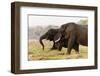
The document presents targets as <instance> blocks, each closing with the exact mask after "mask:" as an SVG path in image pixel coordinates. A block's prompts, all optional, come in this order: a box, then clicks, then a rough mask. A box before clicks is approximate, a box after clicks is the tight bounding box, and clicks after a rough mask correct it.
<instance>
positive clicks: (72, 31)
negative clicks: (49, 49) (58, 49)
mask: <svg viewBox="0 0 100 76" xmlns="http://www.w3.org/2000/svg"><path fill="white" fill-rule="evenodd" d="M62 36H64V37H65V39H67V41H66V40H65V42H66V45H68V49H67V54H70V53H71V50H72V48H73V46H76V47H77V46H79V44H80V45H84V46H88V27H87V25H83V26H82V25H78V24H76V23H73V22H70V23H66V24H63V25H62V26H61V27H60V29H59V31H58V33H57V34H56V36H55V37H54V42H55V43H57V42H59V41H60V40H61V37H62ZM76 50H77V49H76Z"/></svg>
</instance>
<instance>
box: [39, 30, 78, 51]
mask: <svg viewBox="0 0 100 76" xmlns="http://www.w3.org/2000/svg"><path fill="white" fill-rule="evenodd" d="M58 30H59V29H49V30H48V31H47V32H46V33H45V34H44V35H42V36H41V37H40V40H39V41H40V44H41V45H42V47H43V50H44V44H43V42H42V40H43V39H47V40H50V41H53V47H52V48H51V50H53V49H57V50H59V51H61V50H62V47H65V48H67V47H68V45H67V44H66V42H65V41H68V40H67V39H65V37H64V36H62V38H61V40H59V41H58V42H54V37H55V35H56V34H57V33H58ZM73 49H75V50H76V52H78V49H79V45H78V44H76V43H75V46H73Z"/></svg>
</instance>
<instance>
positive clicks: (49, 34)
mask: <svg viewBox="0 0 100 76" xmlns="http://www.w3.org/2000/svg"><path fill="white" fill-rule="evenodd" d="M57 33H58V29H49V30H48V31H47V32H46V33H45V34H43V35H42V36H41V37H40V39H39V42H40V44H41V45H42V47H43V50H44V44H43V42H42V40H43V39H46V40H50V41H53V40H54V36H55V35H56V34H57ZM51 49H52V50H53V49H56V48H55V42H53V47H52V48H51Z"/></svg>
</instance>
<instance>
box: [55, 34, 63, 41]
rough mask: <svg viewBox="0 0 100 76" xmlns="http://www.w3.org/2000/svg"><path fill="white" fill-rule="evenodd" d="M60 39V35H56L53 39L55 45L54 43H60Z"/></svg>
mask: <svg viewBox="0 0 100 76" xmlns="http://www.w3.org/2000/svg"><path fill="white" fill-rule="evenodd" d="M61 37H62V35H61V33H57V34H56V35H55V37H54V42H55V43H56V42H58V41H60V39H61Z"/></svg>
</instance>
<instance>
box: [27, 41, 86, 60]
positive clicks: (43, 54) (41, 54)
mask: <svg viewBox="0 0 100 76" xmlns="http://www.w3.org/2000/svg"><path fill="white" fill-rule="evenodd" d="M43 42H44V44H45V49H44V50H42V46H41V45H40V43H39V42H38V41H37V40H30V41H29V49H28V60H55V59H86V58H87V57H88V47H85V46H80V54H76V53H75V50H72V52H71V55H67V54H66V53H67V48H63V49H62V50H61V51H58V50H50V48H51V47H52V42H50V41H47V40H44V41H43Z"/></svg>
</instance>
